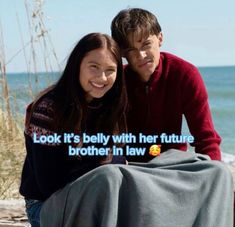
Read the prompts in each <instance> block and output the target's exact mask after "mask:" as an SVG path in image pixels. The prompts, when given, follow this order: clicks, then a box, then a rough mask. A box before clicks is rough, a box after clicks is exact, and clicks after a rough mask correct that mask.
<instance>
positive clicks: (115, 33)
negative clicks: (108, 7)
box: [111, 8, 161, 49]
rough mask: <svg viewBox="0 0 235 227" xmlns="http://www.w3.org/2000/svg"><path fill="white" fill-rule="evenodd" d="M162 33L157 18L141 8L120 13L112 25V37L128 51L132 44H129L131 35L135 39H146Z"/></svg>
mask: <svg viewBox="0 0 235 227" xmlns="http://www.w3.org/2000/svg"><path fill="white" fill-rule="evenodd" d="M160 32H161V26H160V24H159V23H158V20H157V18H156V16H155V15H153V14H152V13H151V12H149V11H147V10H144V9H140V8H130V9H125V10H122V11H120V12H119V13H118V14H117V15H116V17H114V19H113V21H112V24H111V33H112V37H113V38H114V39H115V41H116V42H117V43H118V44H119V46H120V47H121V49H126V48H128V47H129V46H130V43H128V35H129V34H132V36H133V38H134V37H141V38H144V37H148V36H149V35H158V34H159V33H160Z"/></svg>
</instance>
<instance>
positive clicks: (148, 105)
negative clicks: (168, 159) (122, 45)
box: [125, 53, 221, 161]
mask: <svg viewBox="0 0 235 227" xmlns="http://www.w3.org/2000/svg"><path fill="white" fill-rule="evenodd" d="M125 76H126V81H127V91H128V98H129V102H130V110H129V113H128V117H127V125H128V130H129V132H132V133H134V134H139V133H143V134H146V135H158V136H160V135H161V134H162V133H166V134H167V135H172V134H175V135H181V131H182V116H183V115H184V116H185V118H186V121H187V124H188V127H189V130H190V133H191V134H192V136H193V137H194V142H193V143H192V144H191V145H192V146H194V147H195V152H198V153H202V154H207V155H209V156H210V157H211V159H215V160H220V159H221V152H220V148H219V144H220V142H221V138H220V136H219V135H218V134H217V132H216V131H215V129H214V126H213V122H212V117H211V112H210V108H209V105H208V95H207V91H206V88H205V85H204V82H203V80H202V77H201V75H200V73H199V71H198V69H197V68H196V67H195V66H193V65H192V64H190V63H188V62H186V61H185V60H183V59H181V58H179V57H177V56H174V55H172V54H169V53H161V54H160V62H159V65H158V67H157V68H156V70H155V72H154V73H153V74H152V75H151V77H150V80H149V81H148V82H143V81H141V80H140V79H139V76H138V75H137V74H136V73H135V72H134V71H132V70H131V68H130V67H129V66H128V65H127V66H126V68H125ZM157 143H158V144H161V140H158V142H157ZM139 145H140V144H139ZM150 145H152V144H142V146H146V147H149V146H150ZM140 146H141V145H140ZM170 148H176V149H180V150H183V151H185V150H186V149H187V145H186V144H185V143H168V144H167V143H162V144H161V150H162V151H165V150H167V149H170ZM151 158H152V156H149V154H148V152H147V153H146V156H145V157H128V159H129V160H130V161H141V160H145V161H147V160H149V159H151Z"/></svg>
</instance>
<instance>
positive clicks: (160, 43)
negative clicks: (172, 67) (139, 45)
mask: <svg viewBox="0 0 235 227" xmlns="http://www.w3.org/2000/svg"><path fill="white" fill-rule="evenodd" d="M157 38H158V40H159V46H160V47H161V46H162V43H163V34H162V32H160V33H159V34H158V36H157Z"/></svg>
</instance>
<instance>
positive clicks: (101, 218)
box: [41, 150, 233, 227]
mask: <svg viewBox="0 0 235 227" xmlns="http://www.w3.org/2000/svg"><path fill="white" fill-rule="evenodd" d="M41 223H42V225H41V226H42V227H62V226H65V227H232V226H233V186H232V176H231V174H230V172H229V170H228V169H227V168H226V167H225V166H224V164H223V163H221V162H218V161H211V160H209V159H208V157H207V156H203V155H199V154H194V153H189V152H181V151H177V150H169V151H167V152H165V153H163V154H161V155H160V156H159V157H156V158H154V159H153V160H151V161H150V162H149V163H129V165H104V166H101V167H99V168H97V169H95V170H93V171H91V172H89V173H87V174H85V175H84V176H82V177H81V178H79V179H77V180H76V181H74V182H73V183H71V184H68V185H67V186H66V187H65V188H63V189H62V190H60V191H57V192H56V193H54V194H53V195H52V196H51V197H50V198H49V199H48V200H47V201H46V202H45V203H44V205H43V207H42V210H41Z"/></svg>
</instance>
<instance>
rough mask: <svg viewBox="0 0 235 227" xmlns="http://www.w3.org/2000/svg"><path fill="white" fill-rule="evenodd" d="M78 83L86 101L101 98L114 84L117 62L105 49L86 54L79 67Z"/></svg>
mask: <svg viewBox="0 0 235 227" xmlns="http://www.w3.org/2000/svg"><path fill="white" fill-rule="evenodd" d="M79 75H80V76H79V81H80V84H81V87H82V88H83V90H84V91H85V93H86V100H87V101H88V102H90V101H91V100H92V99H93V98H101V97H102V96H103V95H104V94H105V93H106V92H107V91H108V90H109V89H110V88H111V87H112V86H113V84H114V82H115V80H116V76H117V62H116V60H115V59H114V57H113V55H112V53H111V52H110V51H109V50H108V49H107V48H99V49H95V50H92V51H90V52H88V53H87V54H86V55H85V57H84V58H83V60H82V62H81V65H80V72H79Z"/></svg>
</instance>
